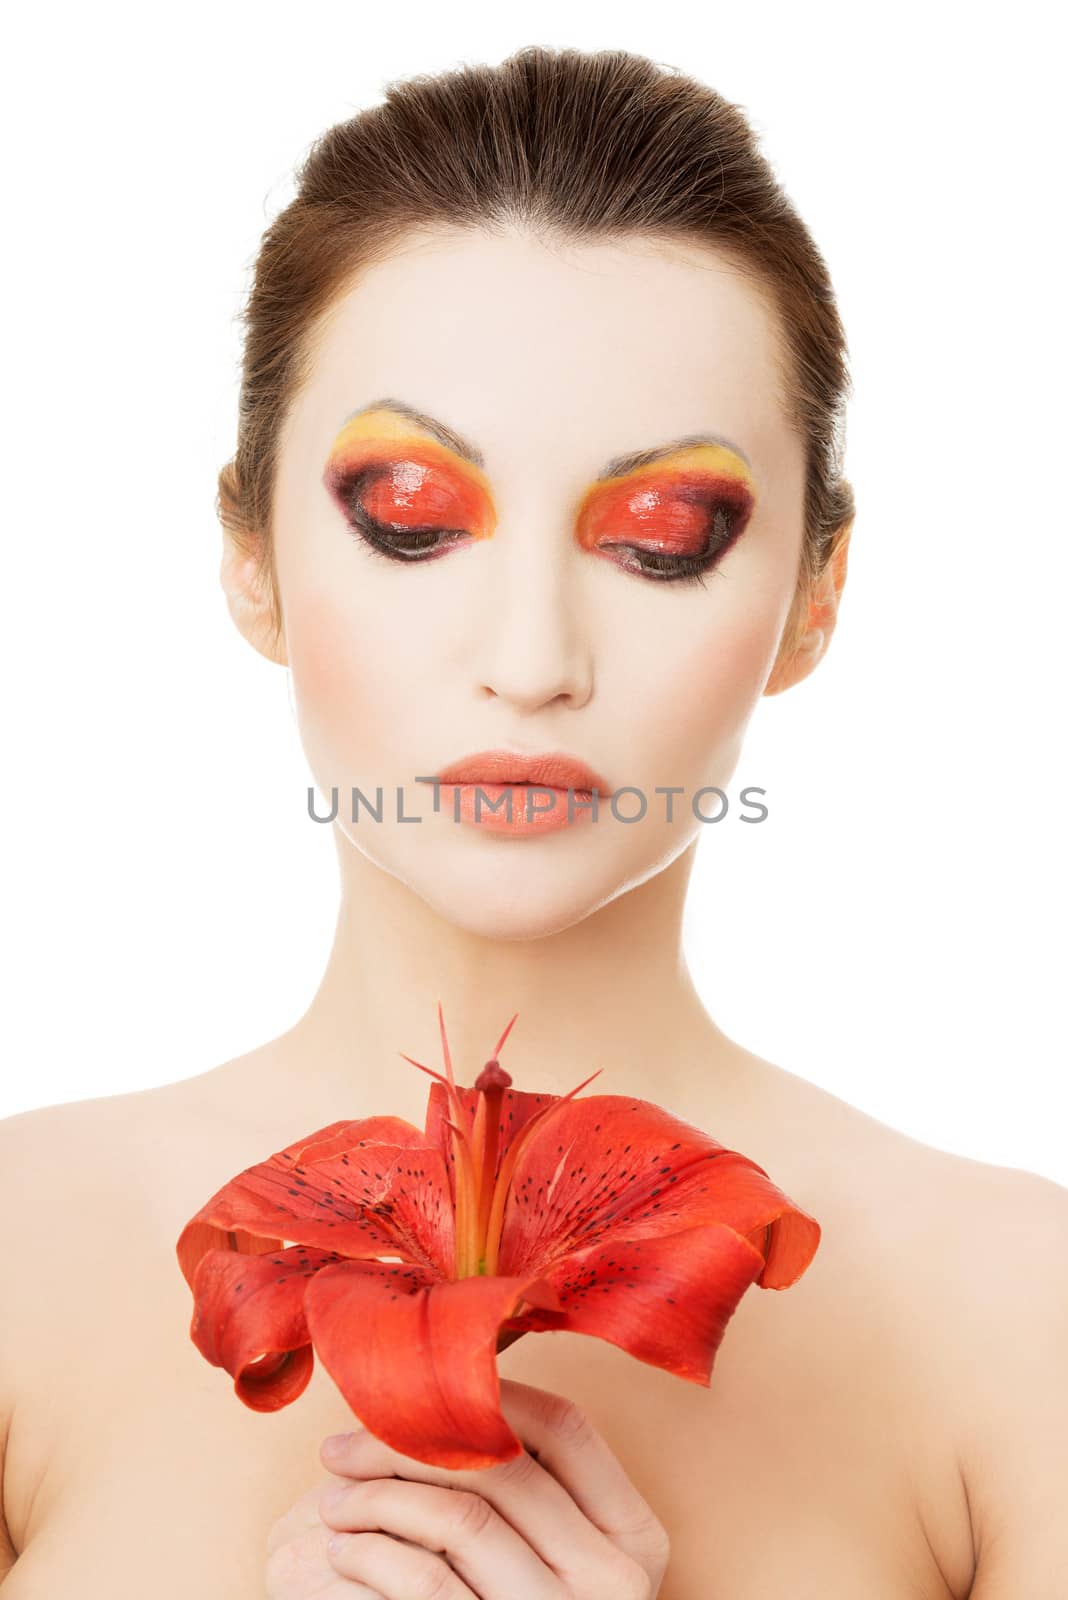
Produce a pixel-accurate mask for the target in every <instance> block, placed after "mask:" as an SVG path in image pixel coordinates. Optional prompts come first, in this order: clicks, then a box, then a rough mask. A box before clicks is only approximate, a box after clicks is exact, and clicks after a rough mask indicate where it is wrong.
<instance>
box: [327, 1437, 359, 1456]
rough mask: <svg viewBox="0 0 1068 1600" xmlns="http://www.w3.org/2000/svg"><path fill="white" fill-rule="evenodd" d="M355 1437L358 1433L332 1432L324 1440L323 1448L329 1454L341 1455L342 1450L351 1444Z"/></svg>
mask: <svg viewBox="0 0 1068 1600" xmlns="http://www.w3.org/2000/svg"><path fill="white" fill-rule="evenodd" d="M355 1437H356V1435H355V1434H354V1433H332V1434H331V1435H330V1437H329V1439H324V1440H323V1449H324V1450H325V1451H326V1453H327V1455H330V1456H337V1455H340V1454H341V1452H342V1450H344V1449H345V1448H346V1447H347V1446H348V1445H349V1444H351V1442H352V1440H353V1439H355Z"/></svg>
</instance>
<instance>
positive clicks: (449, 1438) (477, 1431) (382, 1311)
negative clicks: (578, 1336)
mask: <svg viewBox="0 0 1068 1600" xmlns="http://www.w3.org/2000/svg"><path fill="white" fill-rule="evenodd" d="M523 1300H526V1301H528V1302H529V1303H530V1304H532V1305H535V1306H540V1307H543V1308H551V1307H555V1306H559V1305H560V1301H559V1299H558V1297H557V1296H556V1294H555V1293H554V1292H553V1290H552V1289H551V1288H550V1287H549V1286H548V1285H546V1284H544V1283H542V1282H541V1281H540V1280H539V1279H537V1278H533V1277H512V1278H499V1277H498V1278H495V1277H470V1278H458V1279H455V1280H454V1281H452V1282H442V1281H441V1280H440V1279H437V1278H435V1276H434V1275H433V1274H432V1273H430V1272H427V1271H426V1270H425V1269H423V1268H420V1267H417V1266H404V1265H393V1266H390V1265H387V1264H384V1263H372V1262H369V1261H342V1262H339V1263H338V1265H336V1266H329V1267H324V1268H323V1270H322V1271H320V1272H318V1273H316V1275H315V1277H314V1278H312V1279H311V1280H310V1282H309V1283H308V1286H307V1289H306V1291H305V1300H304V1315H305V1317H306V1318H307V1323H308V1328H309V1329H310V1331H311V1336H312V1339H313V1340H314V1343H315V1349H316V1352H317V1353H318V1356H319V1359H320V1360H321V1361H322V1363H323V1365H324V1367H326V1369H327V1371H328V1372H329V1373H330V1375H331V1377H332V1378H333V1379H334V1381H335V1383H336V1384H337V1386H338V1388H339V1389H340V1390H341V1393H342V1394H343V1395H344V1397H345V1399H346V1400H347V1401H348V1403H349V1405H350V1406H351V1407H352V1409H353V1411H354V1412H355V1414H356V1416H357V1417H359V1419H360V1421H361V1422H363V1423H364V1424H365V1426H366V1427H367V1428H368V1429H369V1430H370V1431H371V1433H373V1434H375V1435H376V1437H377V1438H379V1439H381V1440H383V1442H384V1443H386V1444H388V1445H390V1446H391V1447H392V1448H393V1449H394V1450H399V1451H400V1452H401V1453H402V1454H404V1455H408V1456H411V1457H413V1458H415V1459H416V1460H418V1461H424V1462H427V1463H429V1464H430V1465H433V1466H439V1467H449V1468H479V1467H486V1466H492V1465H494V1464H495V1463H497V1462H500V1461H508V1460H510V1459H511V1457H512V1456H516V1455H519V1454H520V1452H521V1450H522V1444H521V1442H520V1440H519V1439H517V1438H516V1436H515V1434H514V1433H513V1432H512V1430H511V1428H510V1427H509V1426H508V1423H507V1422H506V1421H505V1419H504V1415H503V1413H502V1411H501V1404H500V1380H499V1378H498V1375H497V1330H498V1328H499V1327H500V1325H501V1323H502V1322H504V1321H505V1320H506V1319H507V1318H508V1317H510V1316H511V1315H512V1314H513V1313H514V1312H515V1310H516V1308H517V1307H518V1305H519V1304H520V1302H522V1301H523Z"/></svg>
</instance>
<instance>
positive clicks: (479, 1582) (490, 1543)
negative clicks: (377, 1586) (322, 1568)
mask: <svg viewBox="0 0 1068 1600" xmlns="http://www.w3.org/2000/svg"><path fill="white" fill-rule="evenodd" d="M321 1514H322V1519H323V1521H324V1522H325V1523H326V1524H327V1526H328V1527H331V1528H338V1529H344V1530H352V1531H354V1532H359V1531H380V1532H382V1533H389V1534H393V1535H396V1536H399V1537H400V1538H403V1539H409V1540H411V1541H412V1542H413V1543H415V1544H419V1545H422V1546H424V1547H425V1548H426V1549H427V1550H431V1551H433V1552H435V1553H444V1554H445V1555H447V1556H448V1558H449V1565H450V1566H452V1567H453V1568H455V1570H456V1571H457V1572H458V1573H459V1574H460V1576H461V1577H462V1578H464V1579H465V1580H466V1581H467V1582H468V1583H469V1584H470V1586H471V1588H472V1589H474V1590H475V1592H476V1593H477V1594H478V1596H479V1600H498V1597H499V1600H513V1597H514V1596H515V1595H522V1596H523V1600H559V1596H560V1586H559V1584H558V1582H557V1580H556V1577H555V1576H554V1574H553V1573H552V1572H551V1571H550V1570H549V1568H548V1567H547V1566H546V1565H545V1563H544V1562H543V1561H541V1560H540V1559H539V1557H538V1556H537V1555H536V1554H535V1552H534V1551H533V1550H532V1549H531V1548H530V1546H529V1545H528V1544H527V1543H526V1542H525V1540H523V1539H522V1538H520V1536H519V1534H518V1533H517V1532H516V1530H515V1529H514V1528H513V1527H512V1526H511V1525H510V1524H509V1523H507V1522H505V1520H504V1519H503V1517H501V1516H500V1515H499V1514H498V1513H497V1511H495V1510H494V1508H493V1506H492V1505H491V1504H490V1503H489V1501H488V1500H486V1499H484V1498H483V1497H482V1496H481V1495H479V1494H476V1493H475V1492H474V1491H473V1490H471V1489H447V1488H442V1487H441V1486H439V1485H437V1484H429V1483H411V1482H408V1481H406V1480H405V1479H403V1478H369V1479H366V1480H364V1481H363V1482H360V1483H350V1484H349V1485H348V1487H347V1488H346V1489H343V1490H340V1491H335V1490H331V1491H329V1492H328V1493H327V1494H324V1496H323V1501H322V1508H321Z"/></svg>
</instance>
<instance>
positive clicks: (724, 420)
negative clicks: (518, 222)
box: [292, 229, 786, 473]
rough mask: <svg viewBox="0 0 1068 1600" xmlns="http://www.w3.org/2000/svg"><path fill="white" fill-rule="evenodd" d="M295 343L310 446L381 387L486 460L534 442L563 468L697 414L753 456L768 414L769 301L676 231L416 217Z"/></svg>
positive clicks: (678, 427) (771, 372) (772, 435)
mask: <svg viewBox="0 0 1068 1600" xmlns="http://www.w3.org/2000/svg"><path fill="white" fill-rule="evenodd" d="M312 353H313V361H312V368H311V375H310V378H309V381H308V383H307V385H306V386H305V390H304V392H303V393H302V395H301V396H300V397H299V399H298V402H297V405H296V406H295V407H294V417H293V419H292V420H293V423H294V425H295V426H296V427H298V428H300V429H301V431H304V430H310V431H311V434H312V435H313V436H314V438H315V439H316V442H317V444H318V445H319V446H321V447H322V448H323V449H325V448H327V447H328V446H329V444H330V442H331V441H332V439H333V438H334V437H335V435H336V433H337V432H338V430H339V429H340V428H341V426H342V424H343V422H344V420H345V418H346V417H348V416H349V415H350V414H351V413H352V412H353V411H354V410H355V409H356V408H357V407H359V406H361V405H364V404H366V403H367V402H368V401H369V400H371V399H372V398H374V397H375V396H377V395H383V394H389V395H397V396H401V397H403V398H404V399H405V400H407V401H408V402H409V403H410V404H412V405H413V406H417V407H419V408H421V409H422V410H424V411H427V412H431V413H433V414H434V415H436V416H438V417H441V418H443V419H445V420H447V421H448V422H449V423H450V424H452V425H453V426H454V427H455V428H457V429H458V430H459V431H462V432H463V433H464V434H465V435H466V436H467V437H468V438H471V439H473V440H476V441H477V442H478V443H479V445H480V446H481V448H482V450H483V453H484V455H485V459H486V467H487V470H488V471H489V472H490V473H493V472H494V471H497V470H507V468H508V466H509V464H510V463H511V461H513V460H515V461H518V460H519V459H520V458H522V457H525V458H527V459H529V456H530V452H531V451H532V450H535V451H537V450H540V449H542V448H545V449H552V450H553V451H554V452H555V453H557V454H560V453H564V454H565V455H566V457H567V458H568V459H569V460H570V461H571V462H573V463H574V465H575V469H576V471H579V472H580V471H581V470H582V464H583V462H584V461H587V460H589V461H591V462H594V463H600V462H601V461H602V460H603V459H604V458H605V457H606V456H609V455H611V454H612V453H613V451H618V450H620V449H627V448H635V449H637V448H640V447H642V446H643V445H649V444H654V443H656V442H657V441H658V440H660V439H663V438H667V437H670V436H674V435H676V434H677V435H682V434H685V433H687V432H692V431H696V430H697V429H701V428H707V429H712V430H718V431H720V432H721V433H723V434H724V435H726V436H727V437H729V438H732V439H735V440H737V442H738V443H739V444H740V445H741V447H742V449H743V450H744V451H745V452H746V453H747V454H748V455H749V456H750V459H754V458H755V457H757V458H758V457H760V456H761V455H764V456H767V455H768V454H769V453H774V451H775V450H776V448H777V447H778V445H779V443H780V441H781V437H782V435H783V433H784V431H785V428H786V418H785V412H784V407H783V402H782V396H781V383H782V378H781V372H780V366H779V363H780V359H781V357H780V351H779V344H778V328H777V326H776V320H775V317H774V313H773V312H772V310H771V308H770V307H769V306H768V304H767V302H766V301H765V299H764V297H763V296H762V295H761V294H760V292H759V291H758V290H757V289H756V288H755V286H754V285H753V284H752V282H751V281H749V280H748V279H747V278H746V277H745V276H744V274H743V273H742V272H741V271H740V270H739V269H738V267H737V266H736V265H735V264H733V263H732V262H731V260H730V259H729V258H728V257H726V256H724V255H722V254H720V253H719V252H717V251H714V250H712V249H711V248H708V247H705V246H701V245H696V244H691V243H689V242H687V243H685V244H679V243H676V242H674V241H673V242H671V243H668V242H666V241H650V240H638V239H631V238H627V239H625V240H618V241H612V242H610V243H609V242H595V243H582V244H574V243H567V244H565V243H563V242H560V241H556V240H549V239H542V238H537V237H535V236H533V235H532V234H530V233H526V232H521V231H517V230H508V231H504V232H501V233H499V234H498V233H494V234H489V233H486V232H482V231H468V230H464V231H460V230H441V229H436V230H432V231H427V232H425V233H423V234H421V235H416V236H411V237H409V238H408V239H407V240H406V241H405V242H404V243H403V244H401V245H400V246H398V247H397V248H396V249H395V250H394V251H392V252H391V253H390V255H389V256H388V258H387V259H385V260H382V261H379V262H377V263H375V264H373V265H371V266H369V267H367V268H365V269H364V270H363V271H361V272H360V273H359V274H358V276H357V278H356V279H355V280H354V281H353V282H352V284H351V285H350V287H348V288H347V289H346V290H345V291H344V292H343V293H342V294H341V295H339V296H338V298H337V299H336V301H335V303H334V304H333V306H332V307H331V310H330V312H329V314H328V315H327V316H326V317H325V318H323V320H322V322H321V323H320V325H319V327H318V328H317V330H316V334H315V338H314V341H313V344H312Z"/></svg>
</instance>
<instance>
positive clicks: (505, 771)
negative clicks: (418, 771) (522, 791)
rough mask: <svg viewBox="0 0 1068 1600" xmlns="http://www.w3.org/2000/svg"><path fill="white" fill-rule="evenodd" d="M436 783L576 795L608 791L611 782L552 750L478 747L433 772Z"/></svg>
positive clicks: (572, 759)
mask: <svg viewBox="0 0 1068 1600" xmlns="http://www.w3.org/2000/svg"><path fill="white" fill-rule="evenodd" d="M436 776H437V779H438V782H439V783H450V784H498V785H500V784H504V785H508V784H536V785H537V786H538V787H539V788H547V789H562V790H567V789H572V790H574V791H575V793H576V794H591V793H592V792H593V790H594V789H596V790H597V792H598V794H599V795H604V796H606V797H607V796H608V795H610V794H611V793H612V785H611V784H610V783H609V782H608V780H607V778H605V777H604V776H603V775H602V774H601V773H599V772H595V771H594V770H593V768H592V767H589V766H587V765H586V763H585V762H584V761H580V760H579V759H578V757H577V756H570V755H567V754H566V753H565V752H563V751H558V750H552V751H548V752H545V753H543V754H541V755H524V754H523V753H522V752H520V751H517V750H505V749H496V750H478V751H475V752H474V754H472V755H468V756H461V758H460V759H459V761H452V762H450V763H449V764H448V766H445V767H442V769H441V771H440V772H439V773H437V774H436Z"/></svg>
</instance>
